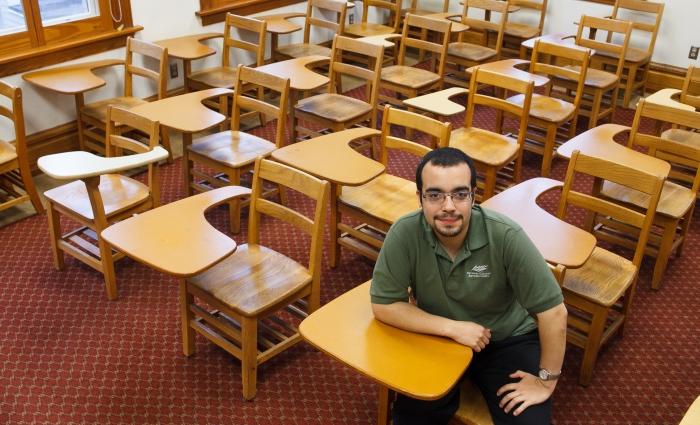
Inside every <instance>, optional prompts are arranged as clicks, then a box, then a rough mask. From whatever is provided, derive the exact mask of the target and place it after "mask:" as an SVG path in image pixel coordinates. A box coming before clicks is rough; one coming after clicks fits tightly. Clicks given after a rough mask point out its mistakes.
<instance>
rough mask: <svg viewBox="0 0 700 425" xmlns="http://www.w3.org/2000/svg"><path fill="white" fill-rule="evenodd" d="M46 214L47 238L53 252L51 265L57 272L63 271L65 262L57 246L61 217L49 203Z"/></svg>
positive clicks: (51, 203)
mask: <svg viewBox="0 0 700 425" xmlns="http://www.w3.org/2000/svg"><path fill="white" fill-rule="evenodd" d="M46 212H47V214H46V216H47V217H48V219H49V238H50V239H51V251H52V252H53V265H54V267H56V269H57V270H63V268H64V267H65V260H64V257H63V250H62V249H61V248H60V246H59V244H58V241H59V240H60V239H61V217H60V215H59V214H58V211H56V209H55V208H54V205H53V202H51V201H49V203H48V206H47V208H46Z"/></svg>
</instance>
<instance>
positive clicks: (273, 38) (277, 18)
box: [255, 12, 306, 62]
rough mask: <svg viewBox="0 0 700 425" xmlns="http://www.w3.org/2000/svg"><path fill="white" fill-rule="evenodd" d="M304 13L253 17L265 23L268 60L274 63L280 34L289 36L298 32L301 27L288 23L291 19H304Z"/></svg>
mask: <svg viewBox="0 0 700 425" xmlns="http://www.w3.org/2000/svg"><path fill="white" fill-rule="evenodd" d="M305 17H306V13H299V12H291V13H277V14H274V15H264V16H255V19H260V20H261V21H265V23H266V24H267V25H266V27H265V28H266V29H267V32H268V33H270V55H271V58H270V60H271V61H273V62H274V60H275V52H276V51H277V47H278V45H279V36H280V34H291V33H293V32H296V31H299V30H300V29H301V28H302V27H301V25H298V24H295V23H294V22H290V21H289V19H291V18H305Z"/></svg>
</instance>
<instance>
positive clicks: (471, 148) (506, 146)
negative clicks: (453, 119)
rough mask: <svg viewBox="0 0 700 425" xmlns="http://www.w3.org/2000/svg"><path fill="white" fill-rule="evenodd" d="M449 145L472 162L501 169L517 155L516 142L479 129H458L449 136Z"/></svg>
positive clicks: (510, 138)
mask: <svg viewBox="0 0 700 425" xmlns="http://www.w3.org/2000/svg"><path fill="white" fill-rule="evenodd" d="M449 145H450V146H451V147H453V148H457V149H461V150H462V151H464V152H465V153H466V154H467V155H469V156H471V157H472V159H473V160H474V161H478V162H480V163H482V164H486V165H489V166H495V167H502V166H503V165H505V164H507V163H508V162H510V161H512V160H513V159H514V158H515V157H516V156H517V155H518V141H517V140H515V139H513V138H512V137H508V136H504V135H502V134H498V133H494V132H492V131H488V130H483V129H480V128H458V129H457V130H454V131H452V133H451V134H450V143H449Z"/></svg>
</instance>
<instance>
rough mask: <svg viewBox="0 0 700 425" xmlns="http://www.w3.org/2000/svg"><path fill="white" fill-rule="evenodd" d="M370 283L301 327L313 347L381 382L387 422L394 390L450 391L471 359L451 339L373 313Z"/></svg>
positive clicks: (421, 394)
mask: <svg viewBox="0 0 700 425" xmlns="http://www.w3.org/2000/svg"><path fill="white" fill-rule="evenodd" d="M369 287H370V282H365V283H364V284H362V285H360V286H358V287H356V288H354V289H351V290H350V291H348V292H346V293H345V294H343V295H341V296H339V297H338V298H336V299H334V300H333V301H331V302H329V303H328V304H326V305H324V306H323V307H321V308H320V309H318V310H316V311H315V312H314V313H312V314H311V315H310V316H309V317H307V318H306V319H304V321H303V322H301V325H300V326H299V332H300V333H301V336H302V337H303V338H304V339H305V340H307V341H308V342H309V343H310V344H311V345H313V346H314V347H316V348H318V349H319V350H321V351H323V352H324V353H326V354H328V355H329V356H331V357H333V358H335V359H337V360H339V361H340V362H342V363H345V364H347V365H348V366H350V367H352V368H354V369H355V370H357V371H359V372H361V373H362V374H364V375H365V376H367V377H369V378H371V379H373V380H374V381H376V382H377V383H378V384H379V413H378V420H377V423H378V424H380V425H386V424H388V423H389V422H388V417H389V412H388V406H389V403H388V399H389V390H393V391H398V392H401V393H402V394H405V395H408V396H410V397H414V398H418V399H422V400H434V399H437V398H440V397H442V396H443V395H445V394H447V392H448V391H450V389H452V387H453V386H454V385H455V384H456V383H457V381H458V380H459V378H460V377H461V376H462V374H463V373H464V371H465V370H466V369H467V366H469V363H470V362H471V359H472V350H471V349H470V348H469V347H467V346H464V345H461V344H458V343H456V342H454V341H452V340H450V339H446V338H441V337H437V336H432V335H425V334H418V333H413V332H408V331H404V330H401V329H398V328H395V327H393V326H389V325H387V324H384V323H381V322H380V321H378V320H376V319H375V318H374V316H373V314H372V307H371V302H370V296H369Z"/></svg>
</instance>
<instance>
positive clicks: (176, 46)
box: [155, 32, 223, 92]
mask: <svg viewBox="0 0 700 425" xmlns="http://www.w3.org/2000/svg"><path fill="white" fill-rule="evenodd" d="M219 37H223V34H222V33H220V32H205V33H201V34H192V35H186V36H184V37H176V38H168V39H166V40H160V41H156V42H155V44H157V45H159V46H163V47H165V48H167V49H168V56H172V57H174V58H177V59H182V69H183V71H182V74H183V81H184V85H185V92H189V91H190V90H189V87H188V84H189V83H188V78H187V77H188V76H189V75H190V74H191V73H192V65H191V62H192V61H193V60H197V59H202V58H205V57H207V56H211V55H214V54H216V49H214V48H213V47H209V46H207V45H206V44H204V43H202V41H205V40H210V39H212V38H219Z"/></svg>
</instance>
